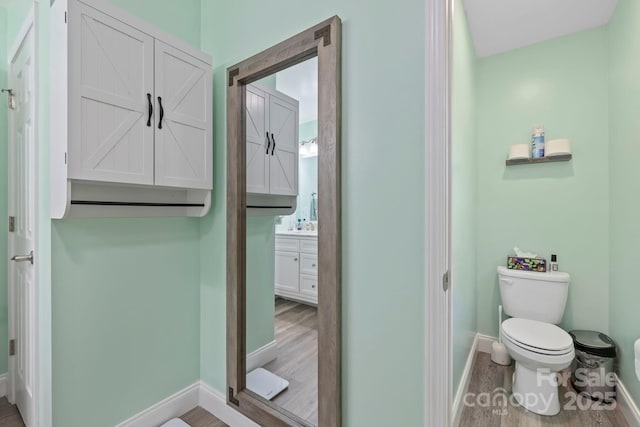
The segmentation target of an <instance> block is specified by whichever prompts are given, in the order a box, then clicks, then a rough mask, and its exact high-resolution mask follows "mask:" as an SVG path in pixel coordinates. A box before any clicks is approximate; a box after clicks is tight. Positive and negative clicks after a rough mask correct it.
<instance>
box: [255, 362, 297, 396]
mask: <svg viewBox="0 0 640 427" xmlns="http://www.w3.org/2000/svg"><path fill="white" fill-rule="evenodd" d="M287 387H289V381H287V380H285V379H284V378H280V377H279V376H277V375H276V374H274V373H271V372H269V371H267V370H266V369H263V368H258V369H254V370H253V371H251V372H249V373H248V374H247V388H248V389H249V390H251V391H252V392H254V393H255V394H257V395H258V396H261V397H264V398H265V399H267V400H271V399H273V398H274V397H276V396H277V395H278V394H279V393H280V392H282V391H283V390H284V389H286V388H287Z"/></svg>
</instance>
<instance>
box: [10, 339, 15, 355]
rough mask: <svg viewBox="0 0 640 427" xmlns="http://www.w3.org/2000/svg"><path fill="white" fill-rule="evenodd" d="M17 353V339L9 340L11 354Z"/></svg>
mask: <svg viewBox="0 0 640 427" xmlns="http://www.w3.org/2000/svg"><path fill="white" fill-rule="evenodd" d="M15 355H16V340H9V356H15Z"/></svg>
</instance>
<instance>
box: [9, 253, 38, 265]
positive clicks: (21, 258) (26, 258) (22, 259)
mask: <svg viewBox="0 0 640 427" xmlns="http://www.w3.org/2000/svg"><path fill="white" fill-rule="evenodd" d="M11 261H15V262H26V261H29V262H30V263H31V264H33V251H31V252H30V253H29V255H14V256H13V257H11Z"/></svg>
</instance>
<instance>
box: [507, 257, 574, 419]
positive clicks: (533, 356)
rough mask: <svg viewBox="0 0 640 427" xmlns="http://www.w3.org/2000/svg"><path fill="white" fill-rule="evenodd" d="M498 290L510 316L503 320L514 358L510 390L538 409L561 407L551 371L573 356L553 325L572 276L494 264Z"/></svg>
mask: <svg viewBox="0 0 640 427" xmlns="http://www.w3.org/2000/svg"><path fill="white" fill-rule="evenodd" d="M498 277H499V280H500V295H501V297H502V305H503V307H504V312H505V313H506V314H507V316H510V317H511V318H510V319H507V320H505V321H504V322H502V327H501V332H502V340H503V342H504V344H505V346H506V348H507V351H508V352H509V355H510V356H511V357H512V358H513V359H514V360H515V361H516V368H515V372H514V374H513V396H514V398H515V399H516V400H517V401H518V403H519V404H520V405H521V406H523V407H524V408H526V409H528V410H529V411H531V412H535V413H536V414H540V415H556V414H557V413H558V412H560V401H559V399H558V383H557V379H556V373H557V372H559V371H561V370H563V369H565V368H567V367H568V366H569V365H570V364H571V361H572V360H573V358H574V355H575V352H574V349H573V340H572V339H571V336H569V334H568V333H567V332H566V331H564V330H562V329H561V328H559V327H558V326H556V325H557V324H558V323H560V321H561V320H562V315H563V313H564V307H565V304H566V302H567V295H568V292H569V283H570V282H571V276H569V274H567V273H560V272H551V273H536V272H531V271H520V270H509V269H507V268H506V267H498Z"/></svg>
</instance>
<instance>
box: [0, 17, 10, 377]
mask: <svg viewBox="0 0 640 427" xmlns="http://www.w3.org/2000/svg"><path fill="white" fill-rule="evenodd" d="M7 43H8V42H7V10H6V9H5V8H3V7H0V87H7V78H8V76H7V72H8V70H7V68H8V67H7V55H8V53H7ZM5 95H6V94H2V96H1V97H0V218H6V217H7V215H8V213H7V202H8V197H9V195H8V192H7V190H8V179H9V176H8V175H7V170H8V169H7V156H8V151H7V148H8V145H9V127H8V118H9V116H8V114H9V109H8V108H7V103H6V98H5ZM0 242H2V243H0V374H2V373H5V372H7V369H8V355H7V351H8V350H7V342H8V341H9V329H8V327H9V325H8V319H9V318H8V308H7V262H8V261H7V260H8V259H9V255H8V253H7V242H8V230H7V222H6V221H0Z"/></svg>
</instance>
